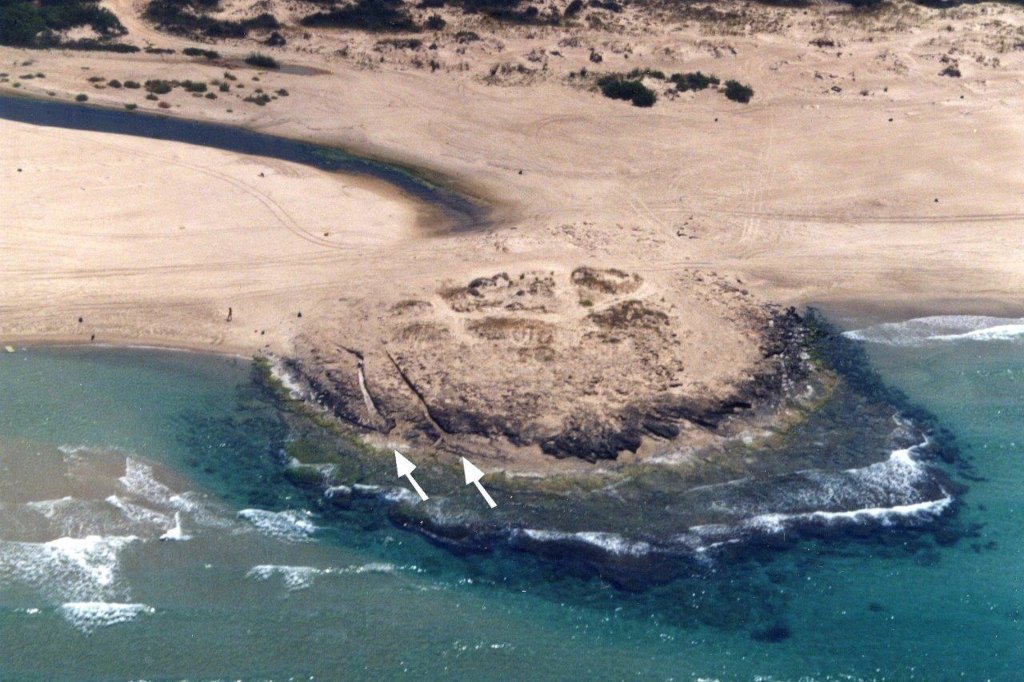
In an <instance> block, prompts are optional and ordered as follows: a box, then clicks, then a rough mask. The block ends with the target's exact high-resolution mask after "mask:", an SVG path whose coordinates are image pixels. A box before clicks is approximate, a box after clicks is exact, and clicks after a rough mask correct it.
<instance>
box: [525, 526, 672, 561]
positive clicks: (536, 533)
mask: <svg viewBox="0 0 1024 682" xmlns="http://www.w3.org/2000/svg"><path fill="white" fill-rule="evenodd" d="M516 532H517V533H519V534H521V535H523V536H525V537H527V538H529V539H531V540H535V541H538V542H580V543H583V544H587V545H592V546H594V547H597V548H598V549H600V550H602V551H604V552H607V553H608V554H613V555H616V556H643V555H645V554H649V553H650V552H651V550H652V549H653V548H652V547H651V545H650V544H649V543H647V542H644V541H642V540H629V539H627V538H624V537H623V536H621V535H619V534H618V533H602V532H597V531H583V532H578V533H568V532H563V531H555V530H540V529H535V528H523V529H520V530H518V531H516Z"/></svg>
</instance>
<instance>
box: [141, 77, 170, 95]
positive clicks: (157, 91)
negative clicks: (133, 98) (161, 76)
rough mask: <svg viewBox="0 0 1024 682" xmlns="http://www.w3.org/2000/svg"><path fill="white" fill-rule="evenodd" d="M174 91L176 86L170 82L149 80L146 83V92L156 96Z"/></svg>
mask: <svg viewBox="0 0 1024 682" xmlns="http://www.w3.org/2000/svg"><path fill="white" fill-rule="evenodd" d="M173 89H174V84H173V83H171V82H170V81H163V80H148V81H146V92H150V93H152V94H154V95H166V94H167V93H169V92H170V91H171V90H173Z"/></svg>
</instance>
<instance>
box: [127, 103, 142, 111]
mask: <svg viewBox="0 0 1024 682" xmlns="http://www.w3.org/2000/svg"><path fill="white" fill-rule="evenodd" d="M124 108H125V109H127V110H128V111H135V110H136V109H138V108H139V105H138V104H135V103H133V102H129V103H128V104H125V105H124Z"/></svg>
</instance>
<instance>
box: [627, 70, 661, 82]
mask: <svg viewBox="0 0 1024 682" xmlns="http://www.w3.org/2000/svg"><path fill="white" fill-rule="evenodd" d="M626 78H628V79H630V80H637V79H640V78H657V79H658V80H662V81H663V80H665V78H666V76H665V72H664V71H658V70H657V69H633V70H632V71H630V72H629V73H627V74H626Z"/></svg>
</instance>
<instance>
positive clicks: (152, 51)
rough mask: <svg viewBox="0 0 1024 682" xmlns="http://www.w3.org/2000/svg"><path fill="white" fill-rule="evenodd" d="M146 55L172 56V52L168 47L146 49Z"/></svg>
mask: <svg viewBox="0 0 1024 682" xmlns="http://www.w3.org/2000/svg"><path fill="white" fill-rule="evenodd" d="M145 51H146V54H174V50H172V49H171V48H169V47H147V48H146V50H145Z"/></svg>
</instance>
